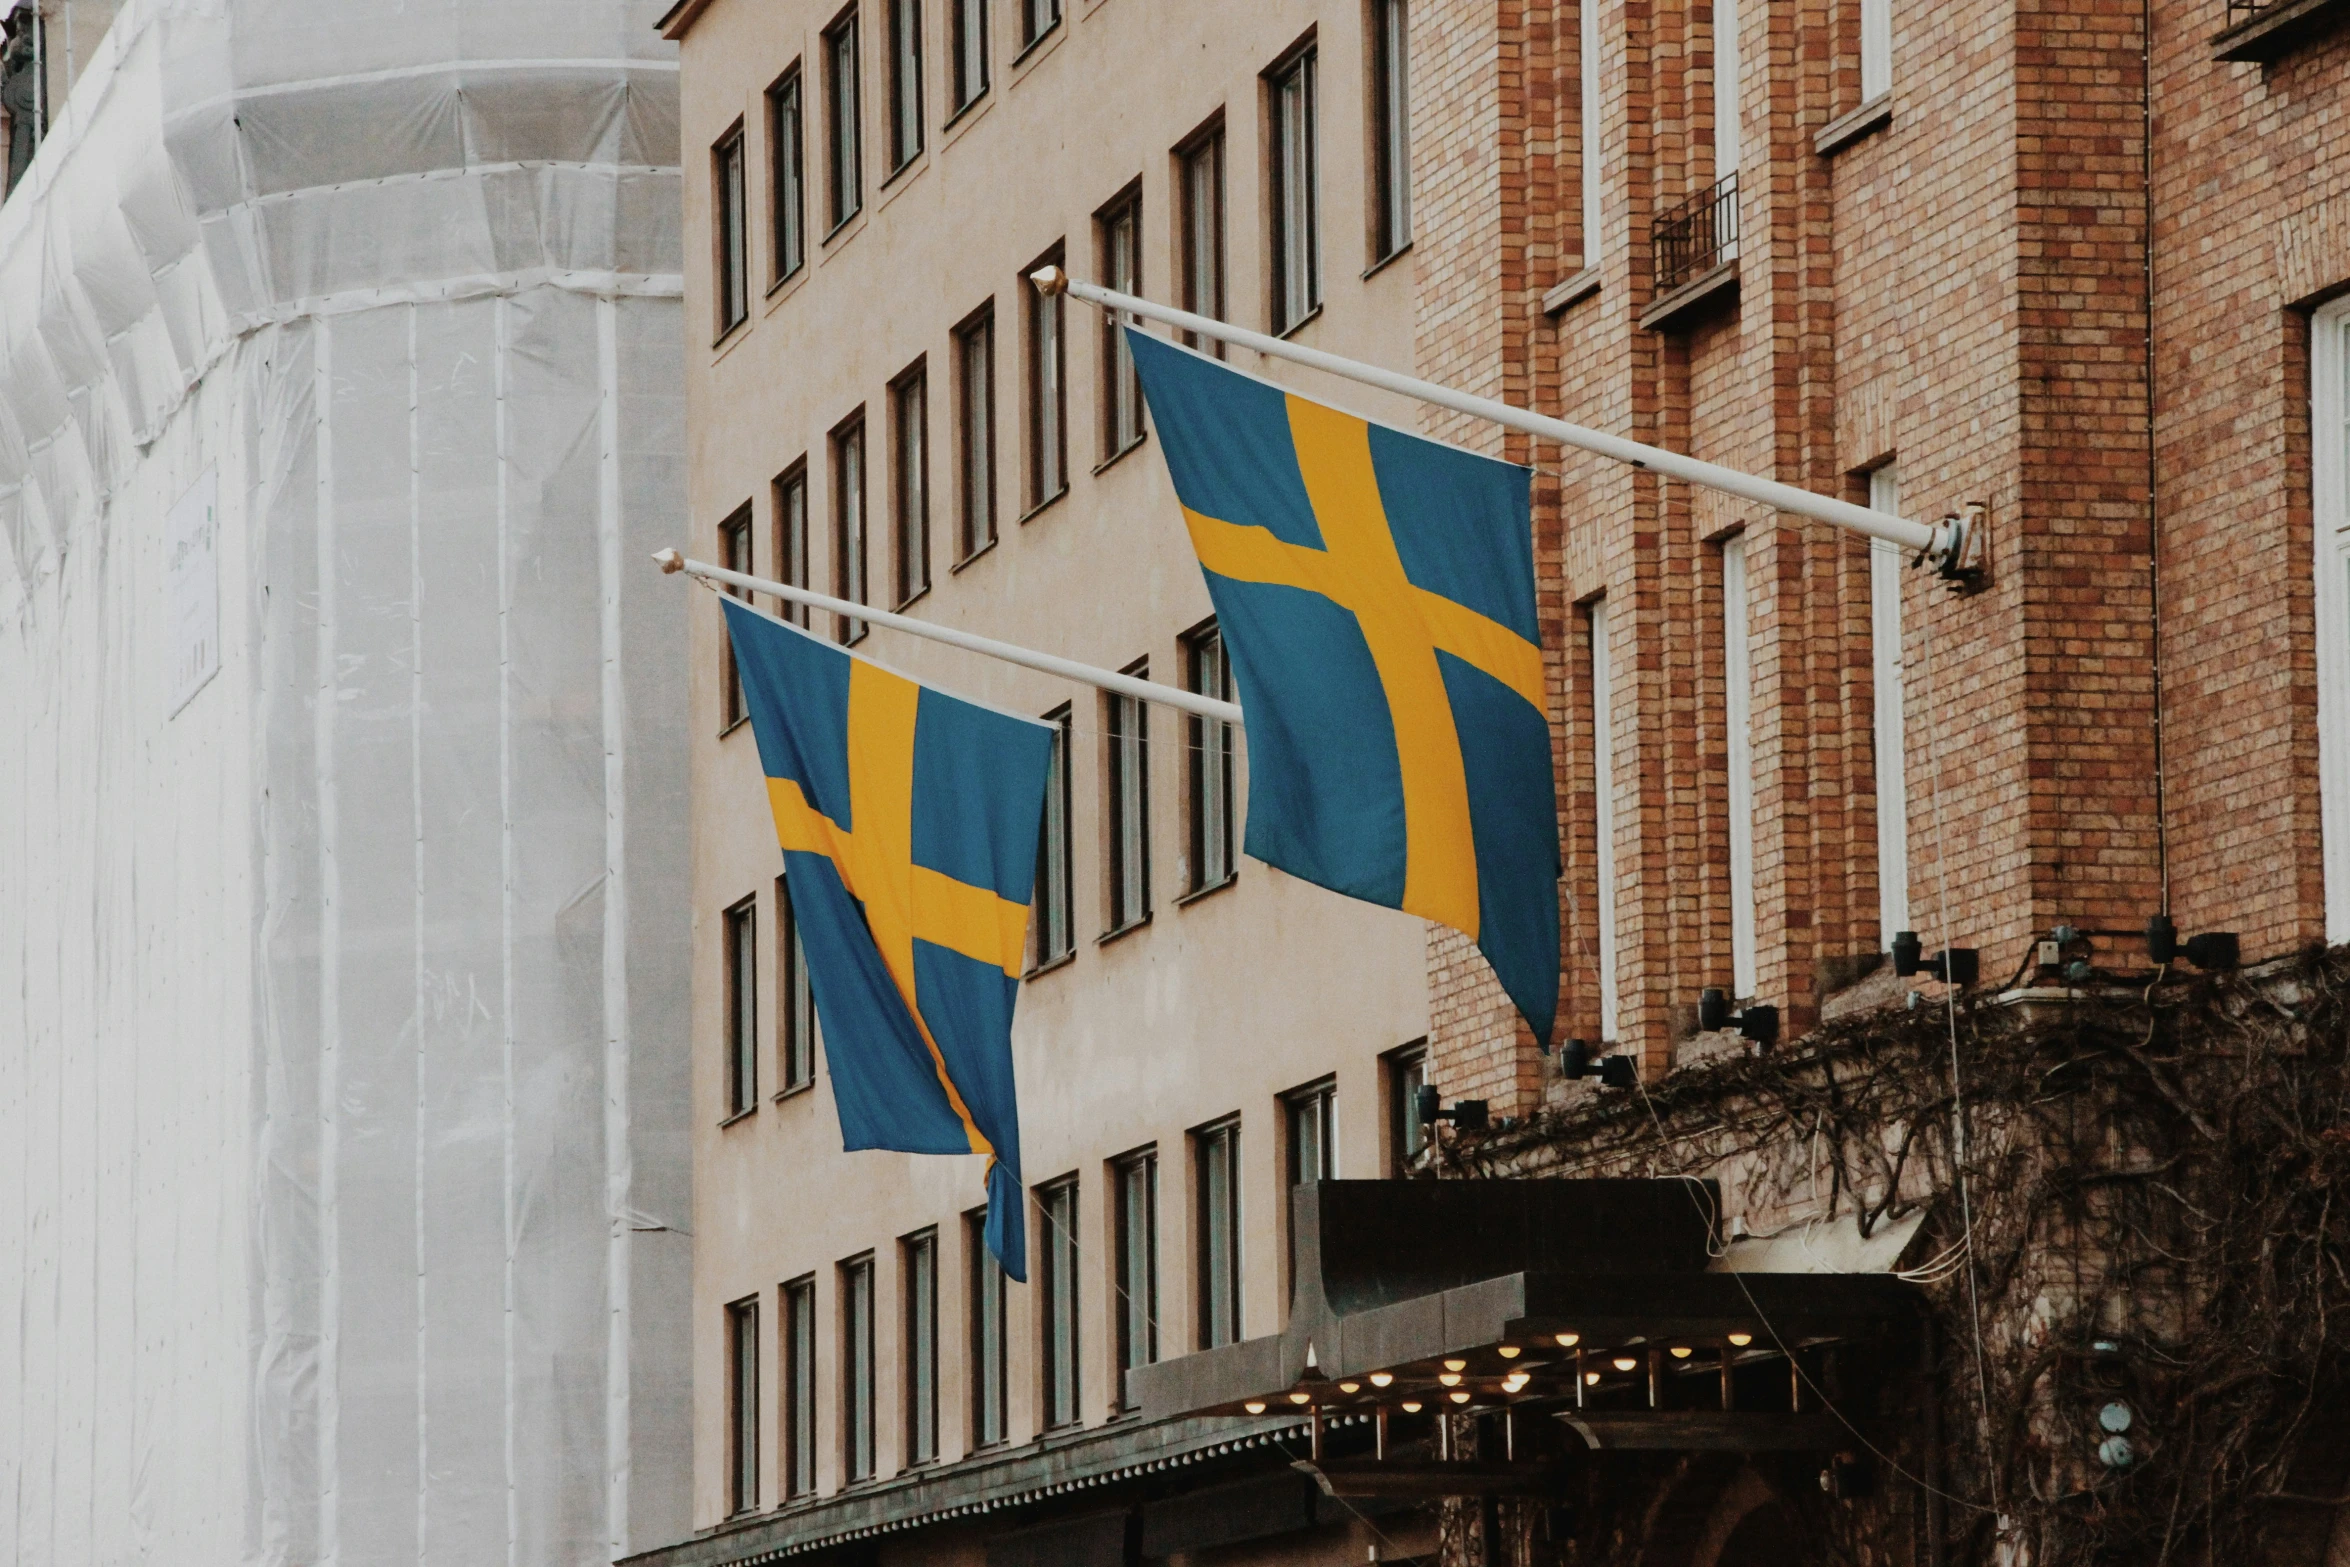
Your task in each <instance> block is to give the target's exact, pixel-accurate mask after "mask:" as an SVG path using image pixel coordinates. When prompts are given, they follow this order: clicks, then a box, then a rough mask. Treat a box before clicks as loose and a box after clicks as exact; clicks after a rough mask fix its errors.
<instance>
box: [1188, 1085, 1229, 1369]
mask: <svg viewBox="0 0 2350 1567" xmlns="http://www.w3.org/2000/svg"><path fill="white" fill-rule="evenodd" d="M1239 1146H1240V1128H1239V1127H1238V1126H1237V1125H1226V1126H1218V1127H1211V1128H1209V1129H1208V1130H1206V1131H1204V1132H1201V1133H1199V1134H1198V1135H1197V1136H1196V1137H1195V1139H1194V1148H1195V1158H1196V1159H1197V1162H1198V1167H1199V1168H1198V1175H1197V1184H1198V1192H1199V1245H1200V1256H1199V1281H1200V1322H1199V1340H1200V1348H1202V1349H1214V1348H1216V1347H1217V1346H1218V1345H1221V1344H1230V1343H1233V1342H1234V1341H1236V1340H1237V1339H1238V1338H1239V1337H1240V1183H1239V1173H1240V1172H1239Z"/></svg>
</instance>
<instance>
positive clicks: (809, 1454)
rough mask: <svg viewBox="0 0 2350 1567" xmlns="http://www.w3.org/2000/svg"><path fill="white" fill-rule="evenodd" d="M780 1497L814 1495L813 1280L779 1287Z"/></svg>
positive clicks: (794, 1282)
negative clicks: (780, 1335) (781, 1456)
mask: <svg viewBox="0 0 2350 1567" xmlns="http://www.w3.org/2000/svg"><path fill="white" fill-rule="evenodd" d="M783 1414H784V1418H783V1446H784V1453H783V1466H784V1470H783V1494H784V1495H786V1496H813V1495H815V1494H816V1279H815V1276H814V1275H813V1274H810V1275H808V1276H806V1277H804V1278H798V1279H794V1280H793V1281H792V1282H791V1283H789V1284H786V1285H785V1286H784V1287H783Z"/></svg>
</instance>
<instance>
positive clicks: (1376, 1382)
mask: <svg viewBox="0 0 2350 1567" xmlns="http://www.w3.org/2000/svg"><path fill="white" fill-rule="evenodd" d="M1394 1380H1395V1373H1394V1372H1392V1371H1374V1372H1372V1373H1371V1385H1372V1386H1373V1387H1385V1386H1386V1385H1387V1384H1388V1383H1390V1382H1393V1381H1394Z"/></svg>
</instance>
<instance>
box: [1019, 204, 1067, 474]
mask: <svg viewBox="0 0 2350 1567" xmlns="http://www.w3.org/2000/svg"><path fill="white" fill-rule="evenodd" d="M1060 264H1061V251H1060V247H1058V246H1055V247H1054V248H1053V249H1052V250H1051V251H1050V252H1048V253H1047V254H1045V255H1043V256H1040V257H1038V258H1037V260H1036V262H1035V264H1034V265H1032V266H1030V267H1029V268H1028V272H1034V271H1035V270H1036V269H1037V268H1038V267H1057V266H1059V265H1060ZM1020 292H1021V293H1022V295H1023V296H1025V297H1026V299H1027V301H1028V506H1029V509H1030V510H1031V511H1033V510H1035V509H1036V508H1037V507H1039V506H1042V505H1043V504H1044V503H1045V502H1046V501H1049V500H1051V499H1052V498H1053V497H1054V496H1056V495H1058V494H1060V493H1061V492H1062V491H1063V490H1065V489H1067V488H1068V487H1069V438H1068V426H1069V389H1068V386H1067V385H1066V381H1067V377H1066V374H1065V372H1066V371H1067V369H1068V355H1067V353H1066V351H1065V348H1064V345H1063V344H1062V341H1061V335H1062V334H1061V328H1062V323H1063V319H1064V318H1063V315H1062V310H1061V301H1062V296H1061V295H1059V294H1052V295H1047V294H1044V293H1042V292H1040V291H1039V290H1038V289H1037V288H1036V286H1035V285H1034V284H1032V283H1030V282H1029V281H1028V276H1027V273H1023V274H1021V278H1020Z"/></svg>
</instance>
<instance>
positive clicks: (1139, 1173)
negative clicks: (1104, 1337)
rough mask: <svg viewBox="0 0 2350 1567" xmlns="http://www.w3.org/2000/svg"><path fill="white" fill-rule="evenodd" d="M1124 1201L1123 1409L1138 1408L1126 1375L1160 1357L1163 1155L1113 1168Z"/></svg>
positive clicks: (1144, 1155) (1148, 1153)
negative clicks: (1160, 1184) (1160, 1209)
mask: <svg viewBox="0 0 2350 1567" xmlns="http://www.w3.org/2000/svg"><path fill="white" fill-rule="evenodd" d="M1111 1172H1112V1179H1113V1180H1114V1181H1115V1182H1116V1184H1117V1201H1118V1226H1117V1228H1118V1301H1117V1308H1118V1370H1119V1373H1120V1375H1119V1378H1118V1407H1119V1408H1121V1409H1132V1408H1134V1407H1135V1403H1134V1396H1133V1394H1132V1392H1131V1391H1130V1390H1129V1388H1128V1386H1127V1382H1126V1378H1125V1375H1124V1373H1126V1372H1129V1371H1132V1370H1133V1369H1134V1368H1135V1367H1137V1366H1147V1365H1149V1364H1150V1363H1151V1362H1152V1361H1154V1360H1156V1359H1158V1358H1159V1156H1158V1153H1157V1151H1156V1150H1154V1149H1148V1148H1146V1149H1144V1150H1143V1151H1142V1152H1140V1153H1132V1154H1128V1155H1127V1156H1126V1157H1125V1158H1123V1159H1120V1160H1118V1161H1117V1162H1116V1163H1115V1164H1113V1165H1112V1166H1111Z"/></svg>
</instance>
